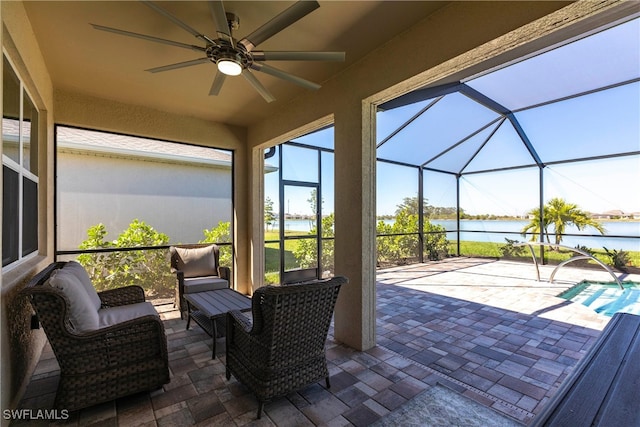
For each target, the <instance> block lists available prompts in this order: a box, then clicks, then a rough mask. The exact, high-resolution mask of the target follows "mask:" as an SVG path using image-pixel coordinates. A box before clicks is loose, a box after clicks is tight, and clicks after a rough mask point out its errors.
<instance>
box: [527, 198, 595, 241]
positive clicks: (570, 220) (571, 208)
mask: <svg viewBox="0 0 640 427" xmlns="http://www.w3.org/2000/svg"><path fill="white" fill-rule="evenodd" d="M528 214H529V215H530V216H532V219H531V222H529V224H527V225H526V226H525V227H524V228H523V229H522V230H521V231H520V233H522V235H523V236H525V235H526V233H527V232H533V235H532V236H531V241H535V240H537V238H538V235H539V234H540V232H541V230H540V209H539V208H535V209H532V210H531V211H529V212H528ZM551 225H553V228H554V230H553V232H554V234H555V244H556V245H559V244H560V242H561V241H562V235H563V234H564V232H565V229H566V228H567V226H568V225H575V226H576V228H577V229H578V230H583V229H584V228H586V227H592V228H595V229H596V230H598V232H599V233H600V234H604V232H605V229H604V227H603V226H602V224H600V223H599V222H597V221H596V220H594V219H592V218H590V217H589V215H588V214H587V213H586V212H585V211H583V210H582V209H580V208H579V207H578V205H576V204H574V203H567V202H565V201H564V199H561V198H559V197H556V198H553V199H551V200H549V201H548V202H547V204H546V205H544V234H545V235H546V237H547V242H548V243H551V241H550V240H549V226H551Z"/></svg>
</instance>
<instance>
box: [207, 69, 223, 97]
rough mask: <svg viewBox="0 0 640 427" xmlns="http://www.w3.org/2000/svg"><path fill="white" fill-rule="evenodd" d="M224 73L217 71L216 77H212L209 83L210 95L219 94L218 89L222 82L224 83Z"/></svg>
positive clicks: (220, 87)
mask: <svg viewBox="0 0 640 427" xmlns="http://www.w3.org/2000/svg"><path fill="white" fill-rule="evenodd" d="M225 77H226V75H225V74H224V73H221V72H220V71H218V73H217V74H216V77H215V78H214V79H213V83H212V84H211V89H209V95H210V96H217V95H218V94H220V89H222V84H223V83H224V79H225Z"/></svg>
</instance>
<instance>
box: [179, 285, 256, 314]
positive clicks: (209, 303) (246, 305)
mask: <svg viewBox="0 0 640 427" xmlns="http://www.w3.org/2000/svg"><path fill="white" fill-rule="evenodd" d="M184 298H185V299H186V300H187V301H189V303H190V304H192V305H193V306H194V307H195V308H196V309H198V310H200V311H201V312H203V313H204V314H206V315H207V316H208V317H210V318H213V317H218V316H222V315H224V314H225V313H227V312H229V311H232V310H248V309H251V298H249V297H248V296H246V295H243V294H241V293H240V292H237V291H235V290H233V289H217V290H215V291H204V292H196V293H193V294H185V295H184Z"/></svg>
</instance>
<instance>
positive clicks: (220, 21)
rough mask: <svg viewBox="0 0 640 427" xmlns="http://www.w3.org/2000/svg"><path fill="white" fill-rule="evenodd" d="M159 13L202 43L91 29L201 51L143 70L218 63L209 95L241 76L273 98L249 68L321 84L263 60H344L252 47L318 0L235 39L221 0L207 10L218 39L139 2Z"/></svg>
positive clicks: (232, 18)
mask: <svg viewBox="0 0 640 427" xmlns="http://www.w3.org/2000/svg"><path fill="white" fill-rule="evenodd" d="M142 3H144V4H146V5H147V6H149V7H150V8H151V9H153V10H155V11H156V12H158V13H159V14H161V15H163V16H164V17H166V18H168V19H169V20H170V21H171V22H173V23H174V24H176V25H178V26H179V27H181V28H182V29H184V30H185V31H188V32H189V33H191V34H192V35H194V36H195V37H196V38H197V39H199V40H200V41H202V42H204V44H205V46H195V45H189V44H186V43H180V42H176V41H173V40H166V39H162V38H158V37H154V36H148V35H145V34H139V33H132V32H130V31H125V30H119V29H117V28H111V27H105V26H102V25H97V24H91V25H92V26H93V28H95V29H96V30H101V31H108V32H111V33H116V34H120V35H123V36H129V37H137V38H140V39H144V40H148V41H152V42H156V43H162V44H167V45H171V46H176V47H181V48H184V49H191V50H195V51H198V52H202V53H204V54H205V55H206V56H205V57H203V58H199V59H194V60H191V61H185V62H179V63H177V64H170V65H164V66H162V67H156V68H150V69H148V70H145V71H149V72H151V73H159V72H162V71H169V70H175V69H177V68H184V67H191V66H193V65H198V64H203V63H207V62H212V63H214V64H216V65H217V68H218V72H217V73H216V76H215V78H214V80H213V84H212V85H211V89H210V90H209V95H218V94H219V93H220V89H221V88H222V84H223V83H224V81H225V78H226V76H237V75H242V76H243V77H244V78H245V79H247V81H248V82H249V83H250V84H251V85H252V86H253V87H254V88H255V90H257V91H258V93H260V95H262V97H263V98H264V99H265V101H267V102H272V101H274V100H275V98H274V97H273V95H272V94H271V93H270V92H269V91H268V90H267V88H265V87H264V86H263V85H262V83H260V81H259V80H258V79H257V78H256V77H255V75H254V74H253V73H252V71H251V70H254V71H261V72H263V73H266V74H270V75H272V76H275V77H278V78H281V79H284V80H287V81H289V82H292V83H295V84H298V85H300V86H302V87H305V88H308V89H319V88H320V85H319V84H317V83H314V82H311V81H309V80H305V79H303V78H301V77H298V76H294V75H293V74H290V73H287V72H285V71H282V70H279V69H277V68H274V67H271V66H269V65H267V64H265V63H264V61H344V59H345V53H344V52H304V51H302V52H299V51H270V52H265V51H260V50H254V49H255V48H256V46H258V45H259V44H260V43H262V42H264V41H265V40H267V39H269V38H270V37H272V36H274V35H275V34H277V33H279V32H280V31H282V30H283V29H285V28H287V27H288V26H289V25H291V24H293V23H294V22H296V21H298V20H299V19H301V18H303V17H304V16H306V15H308V14H309V13H311V12H313V11H314V10H316V9H317V8H318V7H320V5H319V4H318V2H317V1H315V0H313V1H306V0H300V1H298V2H296V3H294V4H293V5H292V6H290V7H289V8H288V9H286V10H284V11H283V12H282V13H280V14H279V15H276V16H275V17H274V18H273V19H271V20H270V21H269V22H267V23H266V24H264V25H262V26H261V27H260V28H258V29H257V30H255V31H254V32H252V33H251V34H249V35H248V36H246V37H244V38H242V39H241V40H236V39H235V38H233V35H232V33H231V31H232V30H235V29H237V28H238V26H239V22H240V20H239V18H238V17H237V16H236V15H234V14H233V13H227V12H225V10H224V6H223V4H222V1H221V0H212V1H209V2H208V3H209V11H210V12H211V15H212V16H213V22H214V24H215V29H216V33H217V38H211V37H208V36H206V35H204V34H202V33H200V32H199V31H197V30H195V29H193V28H192V27H190V26H189V25H187V24H185V23H184V22H182V21H181V20H180V19H178V18H177V17H175V16H174V15H172V14H171V13H169V12H168V11H167V10H165V9H163V8H162V7H160V6H158V5H157V4H155V3H152V2H151V1H142Z"/></svg>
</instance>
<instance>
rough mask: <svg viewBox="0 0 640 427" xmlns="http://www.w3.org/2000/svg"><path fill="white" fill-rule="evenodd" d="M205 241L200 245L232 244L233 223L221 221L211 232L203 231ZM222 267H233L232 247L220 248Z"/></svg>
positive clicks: (201, 241)
mask: <svg viewBox="0 0 640 427" xmlns="http://www.w3.org/2000/svg"><path fill="white" fill-rule="evenodd" d="M202 232H203V233H204V239H202V240H200V241H199V242H198V243H230V242H231V222H229V221H220V222H218V226H217V227H213V228H211V229H210V230H206V229H205V230H203V231H202ZM220 265H223V266H225V267H231V266H232V265H233V264H232V260H231V246H230V245H223V246H220Z"/></svg>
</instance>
